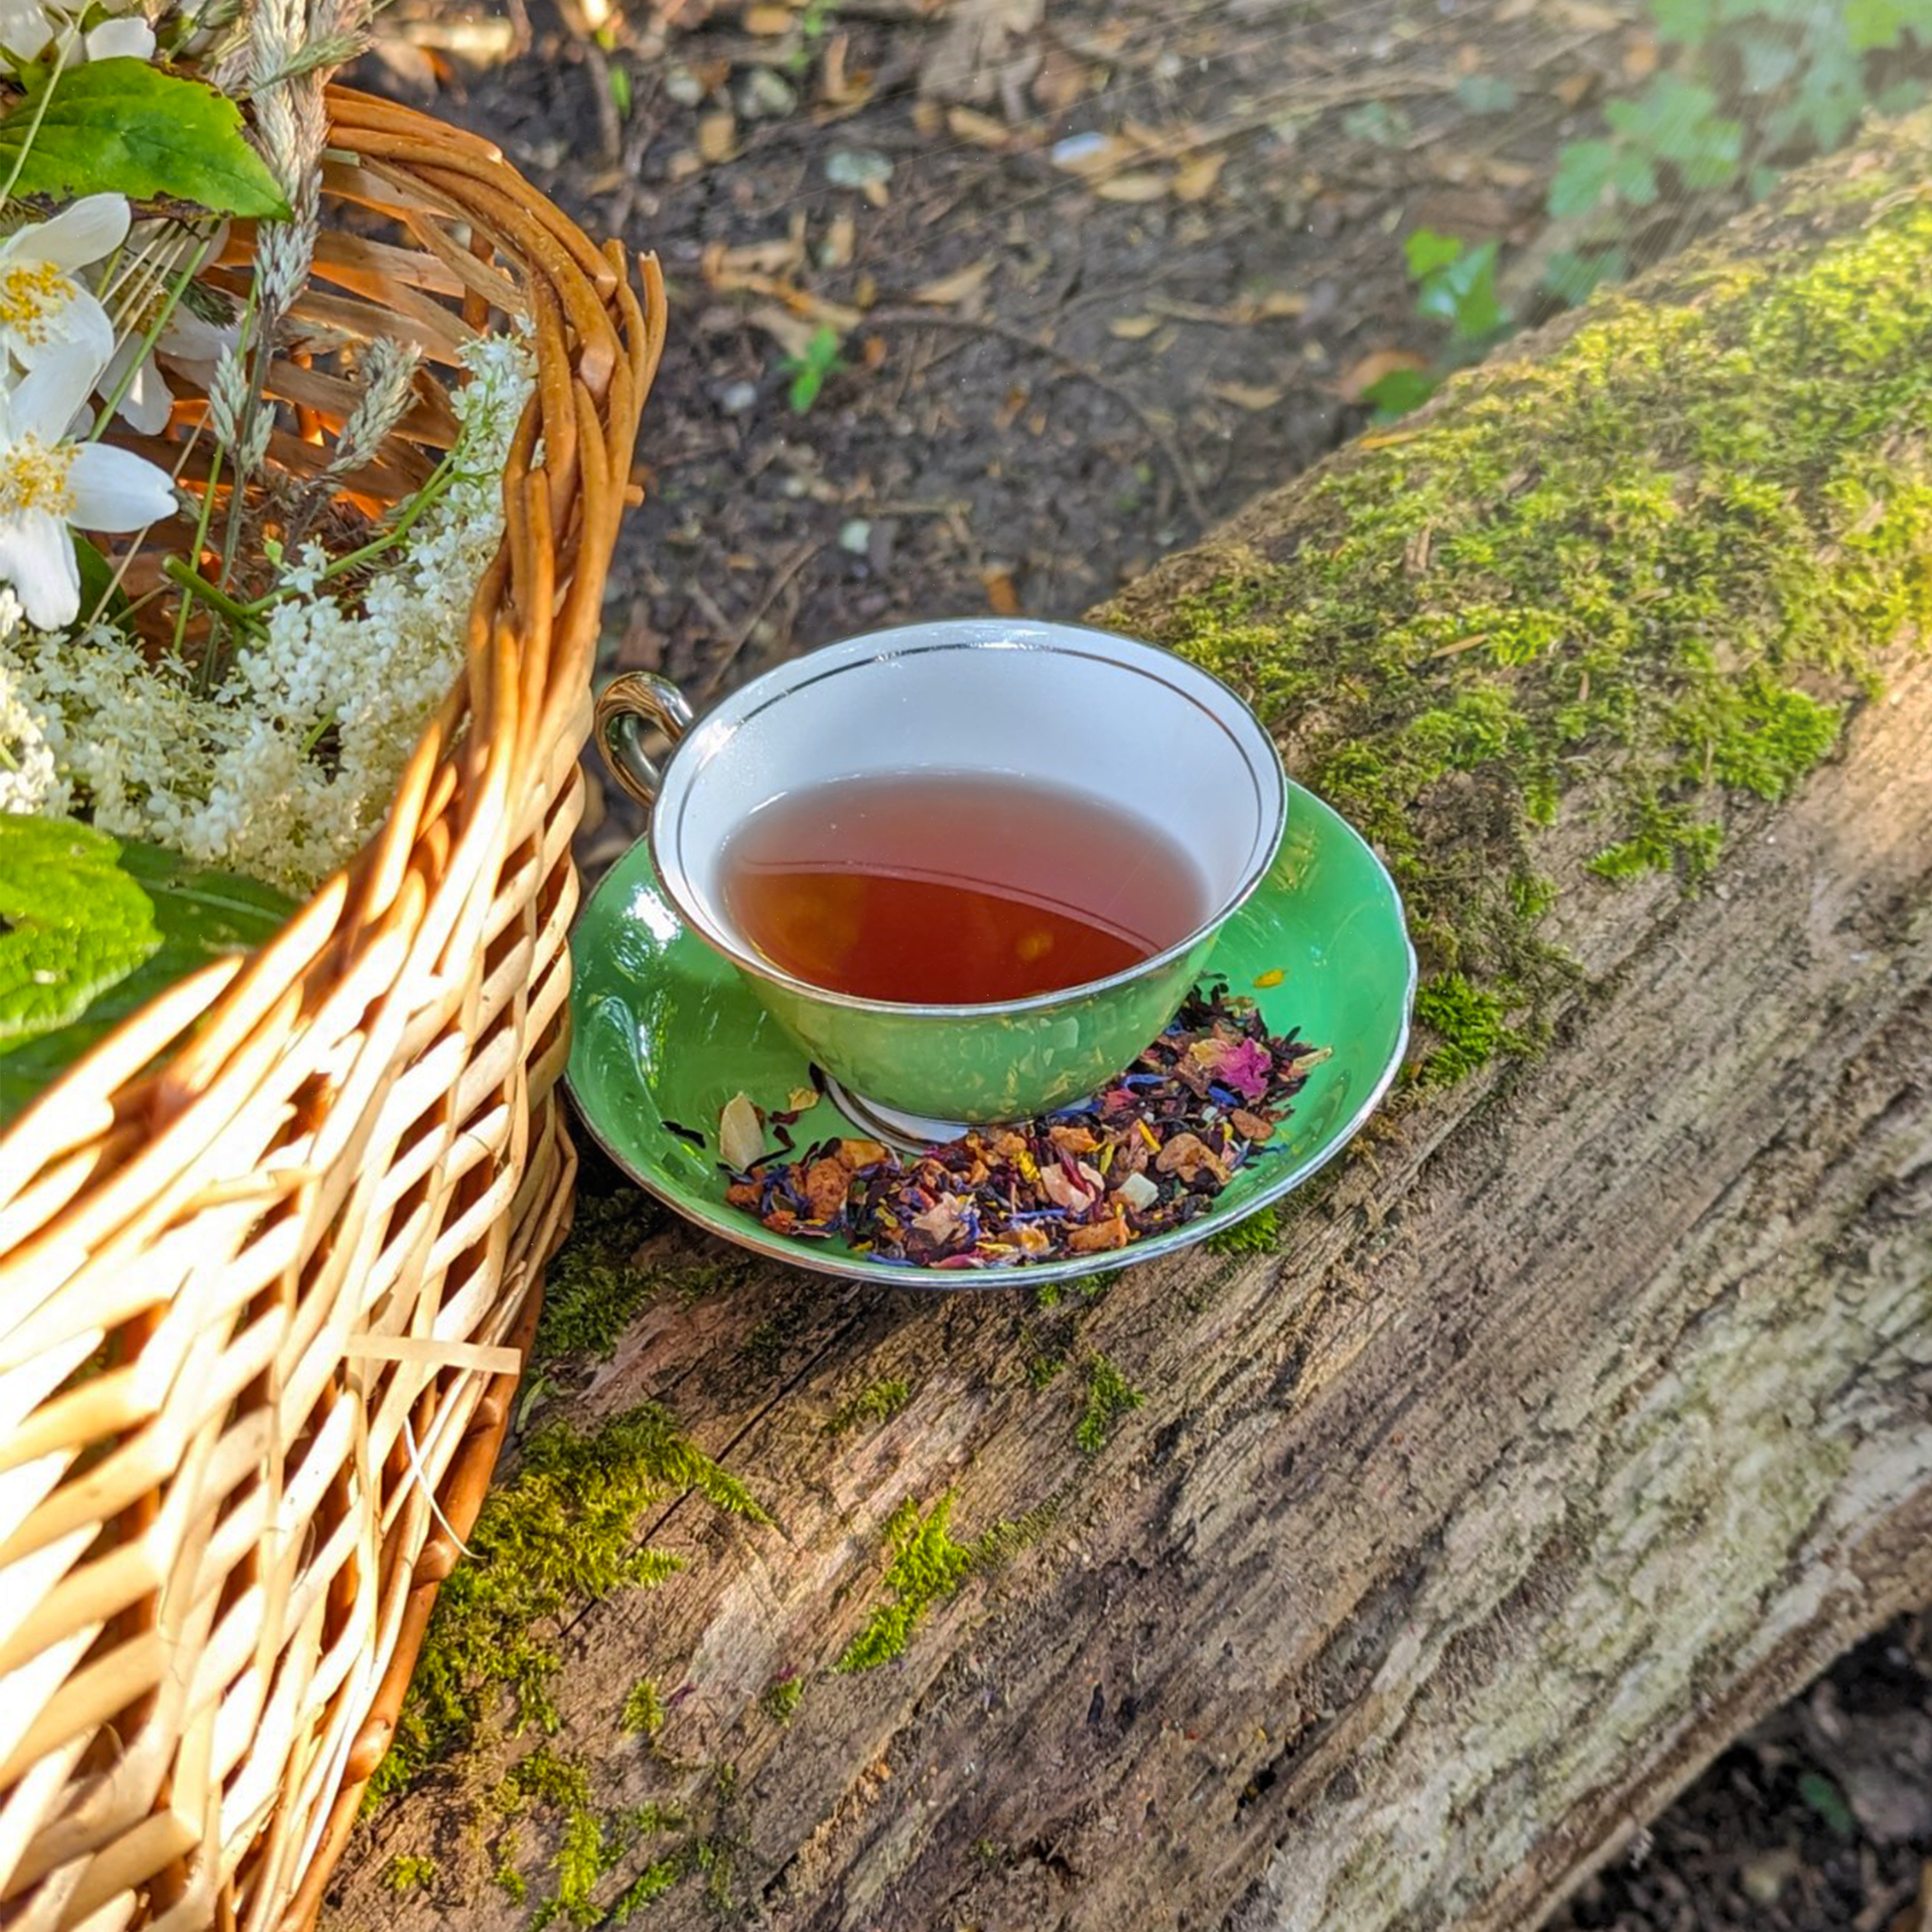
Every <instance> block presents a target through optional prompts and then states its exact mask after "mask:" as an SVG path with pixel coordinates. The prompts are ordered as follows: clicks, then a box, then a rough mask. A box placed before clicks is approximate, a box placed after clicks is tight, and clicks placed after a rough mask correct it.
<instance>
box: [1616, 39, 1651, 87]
mask: <svg viewBox="0 0 1932 1932" xmlns="http://www.w3.org/2000/svg"><path fill="white" fill-rule="evenodd" d="M1656 71H1657V43H1656V42H1655V41H1654V40H1652V39H1651V38H1650V36H1649V35H1648V34H1646V35H1644V36H1643V37H1642V38H1641V39H1639V40H1634V41H1632V42H1631V43H1630V44H1629V45H1628V46H1627V47H1626V48H1625V49H1624V50H1623V77H1624V79H1626V80H1648V79H1649V78H1650V76H1651V75H1652V74H1653V73H1655V72H1656Z"/></svg>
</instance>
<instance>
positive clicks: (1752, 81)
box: [1737, 34, 1799, 94]
mask: <svg viewBox="0 0 1932 1932" xmlns="http://www.w3.org/2000/svg"><path fill="white" fill-rule="evenodd" d="M1737 55H1738V59H1739V61H1740V62H1741V64H1742V66H1743V69H1744V85H1745V86H1746V87H1747V88H1748V89H1749V90H1750V91H1751V92H1752V93H1754V94H1768V93H1772V92H1775V91H1776V90H1777V89H1778V88H1779V87H1782V86H1783V85H1784V83H1785V82H1786V81H1787V80H1789V79H1790V78H1791V76H1792V75H1793V74H1794V73H1796V72H1797V71H1798V58H1799V56H1798V50H1797V49H1796V48H1795V47H1793V46H1792V45H1791V43H1790V42H1789V41H1780V40H1773V39H1771V37H1770V36H1769V35H1762V36H1760V35H1757V34H1752V35H1750V36H1748V37H1747V38H1745V39H1743V40H1741V41H1740V42H1739V44H1738V48H1737Z"/></svg>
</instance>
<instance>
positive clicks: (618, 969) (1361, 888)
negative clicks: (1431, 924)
mask: <svg viewBox="0 0 1932 1932" xmlns="http://www.w3.org/2000/svg"><path fill="white" fill-rule="evenodd" d="M1289 790H1290V799H1289V808H1288V834H1287V836H1286V838H1284V839H1283V841H1282V847H1281V851H1280V853H1279V854H1278V855H1277V857H1276V860H1275V863H1274V866H1273V867H1272V868H1271V869H1270V871H1269V874H1268V877H1267V879H1266V880H1265V881H1264V882H1263V883H1262V885H1261V887H1260V888H1259V889H1258V890H1257V891H1256V893H1255V895H1254V897H1252V898H1250V899H1249V900H1248V902H1247V904H1246V905H1244V906H1243V907H1242V908H1241V910H1240V911H1239V912H1237V913H1236V914H1235V915H1234V917H1233V919H1231V920H1230V921H1229V923H1228V925H1227V927H1226V929H1225V930H1224V931H1223V933H1222V935H1221V939H1220V943H1219V944H1218V945H1217V946H1216V948H1215V951H1214V957H1213V959H1212V961H1211V963H1210V966H1209V970H1208V976H1209V977H1211V978H1223V979H1225V980H1226V981H1227V983H1228V988H1229V990H1230V991H1231V992H1233V993H1236V994H1243V995H1246V996H1247V997H1248V998H1250V999H1253V1000H1255V1001H1256V1002H1257V1003H1258V1004H1259V1005H1260V1007H1261V1011H1262V1014H1263V1016H1264V1017H1265V1018H1266V1020H1267V1023H1268V1028H1269V1031H1270V1032H1271V1033H1276V1034H1282V1033H1287V1032H1288V1031H1289V1030H1290V1029H1291V1028H1294V1027H1299V1028H1300V1029H1301V1030H1302V1036H1303V1037H1304V1038H1305V1039H1308V1040H1311V1041H1312V1042H1313V1043H1315V1044H1317V1045H1323V1046H1327V1047H1329V1048H1330V1049H1331V1054H1330V1057H1329V1058H1328V1059H1327V1060H1325V1061H1323V1062H1322V1064H1321V1065H1320V1066H1318V1067H1316V1068H1315V1069H1314V1071H1313V1072H1312V1073H1311V1075H1310V1077H1309V1082H1308V1084H1307V1086H1305V1087H1304V1088H1303V1089H1302V1091H1301V1092H1300V1093H1299V1094H1298V1095H1297V1096H1296V1099H1295V1109H1294V1112H1293V1113H1292V1114H1291V1115H1290V1116H1289V1117H1288V1119H1287V1120H1286V1121H1285V1122H1284V1123H1283V1125H1282V1127H1281V1128H1280V1129H1279V1130H1278V1131H1277V1134H1276V1137H1275V1140H1274V1141H1273V1143H1272V1144H1271V1145H1270V1148H1269V1150H1268V1152H1267V1153H1266V1154H1265V1155H1264V1156H1263V1157H1262V1158H1260V1159H1258V1160H1256V1161H1254V1162H1253V1163H1251V1164H1250V1165H1248V1166H1245V1167H1242V1168H1239V1169H1237V1170H1236V1172H1235V1174H1234V1178H1233V1179H1232V1180H1231V1181H1230V1182H1229V1184H1228V1186H1227V1187H1226V1188H1225V1189H1224V1190H1223V1191H1222V1193H1221V1194H1220V1195H1219V1196H1218V1197H1217V1198H1216V1200H1215V1202H1214V1206H1213V1209H1212V1211H1211V1212H1209V1213H1206V1214H1202V1215H1200V1216H1199V1217H1198V1218H1197V1219H1195V1220H1192V1221H1189V1222H1188V1223H1187V1224H1186V1225H1185V1226H1184V1227H1179V1228H1174V1229H1173V1230H1171V1231H1170V1232H1168V1233H1165V1234H1160V1235H1154V1236H1151V1237H1150V1238H1149V1239H1147V1240H1145V1241H1137V1242H1135V1243H1134V1244H1133V1245H1131V1246H1130V1247H1127V1248H1123V1249H1119V1250H1117V1251H1116V1252H1114V1253H1112V1254H1109V1255H1108V1256H1107V1257H1106V1258H1105V1260H1104V1262H1103V1263H1101V1264H1099V1265H1101V1266H1104V1267H1107V1268H1116V1267H1126V1266H1130V1265H1132V1264H1133V1263H1135V1262H1141V1261H1152V1260H1153V1259H1154V1258H1155V1257H1156V1256H1157V1255H1164V1254H1172V1253H1173V1251H1174V1250H1175V1249H1177V1248H1184V1247H1188V1246H1190V1245H1191V1244H1192V1243H1194V1242H1196V1241H1199V1240H1202V1239H1203V1238H1204V1237H1206V1236H1207V1235H1210V1234H1213V1233H1215V1232H1216V1231H1217V1230H1219V1229H1222V1228H1227V1227H1232V1226H1233V1225H1234V1224H1235V1223H1236V1222H1237V1221H1240V1220H1242V1219H1243V1218H1244V1217H1245V1216H1247V1215H1249V1214H1252V1213H1253V1212H1254V1211H1255V1209H1256V1208H1258V1207H1263V1206H1265V1205H1267V1203H1268V1202H1270V1201H1273V1200H1277V1199H1279V1198H1280V1197H1281V1196H1282V1195H1283V1194H1286V1193H1287V1192H1288V1191H1289V1190H1290V1188H1292V1187H1297V1186H1299V1185H1300V1184H1301V1183H1302V1182H1303V1181H1305V1180H1306V1179H1308V1177H1309V1176H1310V1175H1311V1173H1314V1172H1315V1170H1316V1169H1317V1168H1320V1167H1322V1166H1324V1165H1325V1164H1326V1163H1327V1162H1328V1161H1330V1160H1332V1159H1333V1158H1334V1156H1335V1155H1336V1154H1337V1153H1339V1152H1340V1150H1341V1148H1342V1147H1343V1145H1344V1144H1345V1143H1346V1142H1347V1141H1348V1140H1349V1139H1350V1138H1351V1137H1352V1136H1353V1135H1354V1134H1355V1133H1356V1132H1357V1130H1358V1129H1359V1128H1360V1127H1361V1125H1362V1123H1363V1122H1364V1121H1365V1120H1367V1118H1368V1116H1369V1114H1370V1113H1371V1111H1373V1109H1374V1107H1375V1105H1376V1103H1377V1102H1378V1101H1379V1100H1380V1099H1381V1098H1382V1096H1383V1094H1385V1093H1386V1092H1387V1091H1388V1088H1389V1083H1390V1081H1391V1080H1393V1079H1394V1078H1395V1074H1396V1069H1397V1067H1398V1066H1400V1065H1401V1063H1402V1053H1403V1048H1404V1046H1405V1044H1406V1043H1407V1041H1408V1037H1409V1008H1410V1002H1411V1000H1412V999H1413V998H1414V995H1415V990H1416V955H1415V952H1414V950H1413V949H1412V948H1411V946H1410V944H1409V935H1408V932H1407V930H1406V928H1405V927H1404V925H1403V922H1402V901H1401V899H1400V898H1399V897H1397V894H1396V890H1395V885H1394V883H1393V881H1391V880H1390V878H1389V875H1388V874H1387V873H1386V872H1385V871H1384V870H1383V868H1382V864H1381V861H1380V860H1378V859H1377V858H1376V856H1375V854H1374V853H1373V852H1371V851H1370V850H1369V848H1368V846H1367V845H1366V844H1365V843H1364V841H1363V840H1362V838H1361V835H1360V834H1359V833H1357V832H1356V831H1355V830H1354V829H1353V827H1351V826H1350V825H1349V824H1348V823H1347V822H1346V821H1345V820H1344V819H1342V818H1341V817H1339V816H1338V815H1337V814H1336V813H1335V812H1333V811H1331V810H1330V809H1329V808H1328V807H1327V806H1326V805H1324V804H1322V803H1321V801H1320V800H1319V799H1318V798H1316V797H1315V796H1314V795H1313V794H1312V793H1311V792H1308V791H1305V790H1303V789H1302V787H1301V786H1299V785H1291V786H1290V787H1289ZM570 950H571V959H572V963H573V965H574V967H575V975H574V980H573V984H572V986H571V992H570V1010H571V1026H572V1035H571V1047H570V1065H569V1068H568V1070H567V1072H566V1074H565V1079H566V1082H567V1084H568V1085H569V1088H570V1092H571V1097H572V1099H573V1100H575V1102H576V1103H577V1110H578V1113H579V1114H580V1115H581V1116H582V1118H583V1121H584V1124H585V1126H586V1127H588V1128H589V1129H590V1132H591V1134H592V1136H593V1137H594V1138H595V1139H596V1140H597V1142H598V1143H599V1145H600V1146H601V1147H603V1149H604V1150H605V1152H606V1153H607V1154H609V1155H610V1157H611V1158H612V1160H613V1161H615V1162H616V1163H617V1164H618V1166H619V1167H621V1169H622V1170H623V1171H624V1172H625V1173H628V1174H629V1175H630V1176H631V1177H632V1178H633V1179H634V1180H636V1181H637V1182H638V1183H639V1184H640V1185H641V1186H643V1187H646V1188H648V1189H649V1191H650V1192H651V1193H653V1194H655V1195H656V1196H657V1197H658V1198H659V1199H660V1200H662V1201H664V1202H666V1203H667V1204H668V1205H670V1206H671V1207H674V1208H676V1209H677V1211H678V1212H679V1213H680V1214H683V1215H685V1216H687V1217H688V1218H689V1219H691V1220H693V1221H696V1222H697V1223H698V1224H699V1225H700V1226H701V1227H706V1228H709V1229H711V1231H712V1232H713V1233H714V1234H722V1235H723V1236H724V1237H725V1238H726V1239H727V1240H728V1241H735V1242H737V1243H738V1244H739V1245H740V1246H742V1247H746V1248H752V1249H755V1250H756V1251H757V1252H759V1254H765V1255H769V1256H771V1257H772V1259H773V1260H776V1261H781V1262H785V1263H787V1264H789V1265H790V1266H792V1267H794V1268H813V1269H817V1270H818V1271H819V1272H820V1273H822V1274H828V1275H843V1276H847V1277H850V1278H852V1279H854V1280H859V1281H883V1282H897V1283H899V1284H900V1285H902V1286H904V1287H908V1288H924V1289H943V1290H947V1291H955V1290H959V1289H987V1288H1012V1287H1015V1286H1018V1285H1021V1284H1023V1283H1028V1282H1050V1281H1064V1280H1066V1279H1068V1278H1070V1277H1072V1276H1076V1275H1090V1274H1092V1273H1093V1272H1094V1270H1095V1266H1096V1263H1095V1261H1094V1260H1093V1258H1092V1257H1090V1256H1078V1257H1072V1258H1067V1259H1062V1260H1056V1261H1040V1262H1030V1263H1022V1264H1017V1265H1014V1266H1010V1267H1004V1268H976V1269H971V1270H966V1269H960V1270H950V1269H938V1270H934V1269H929V1268H917V1267H912V1266H909V1265H907V1264H906V1263H903V1262H889V1261H874V1260H872V1259H871V1258H870V1257H868V1256H866V1255H858V1254H854V1253H853V1252H852V1251H851V1249H850V1248H849V1247H847V1246H846V1244H845V1243H844V1242H843V1241H840V1240H836V1239H834V1240H820V1241H802V1240H796V1239H792V1238H790V1237H787V1236H785V1235H781V1234H774V1233H772V1232H771V1231H770V1230H769V1229H767V1228H765V1227H763V1226H761V1225H760V1224H759V1222H757V1221H755V1220H753V1219H752V1218H751V1216H750V1215H747V1214H741V1213H740V1212H739V1211H738V1210H737V1209H736V1208H733V1207H728V1206H727V1205H726V1204H725V1188H726V1185H727V1179H726V1176H725V1174H724V1173H723V1171H722V1170H721V1169H720V1168H719V1166H718V1164H717V1155H716V1149H717V1141H718V1115H719V1111H720V1109H721V1108H722V1107H723V1106H724V1105H725V1103H726V1102H727V1101H728V1100H730V1099H731V1097H732V1096H733V1095H734V1094H736V1093H741V1092H742V1093H747V1094H749V1095H751V1097H752V1099H753V1100H754V1101H756V1102H757V1103H758V1104H759V1106H760V1107H763V1108H764V1109H766V1110H767V1112H771V1111H777V1110H780V1109H782V1108H784V1107H785V1106H786V1105H787V1104H788V1102H789V1098H790V1096H791V1095H792V1094H793V1093H795V1092H797V1091H798V1090H799V1089H800V1088H805V1087H809V1086H810V1085H811V1084H812V1080H811V1073H810V1069H809V1067H808V1064H807V1062H806V1059H805V1055H804V1054H803V1053H802V1052H801V1051H800V1050H799V1049H798V1047H796V1046H795V1045H794V1044H793V1043H792V1042H791V1040H790V1039H788V1038H787V1037H786V1036H785V1035H784V1034H782V1033H781V1032H779V1030H778V1027H777V1024H776V1023H775V1022H774V1021H773V1020H771V1019H770V1017H769V1016H768V1015H767V1014H766V1013H765V1011H764V1008H763V1007H762V1006H760V1005H759V1001H758V1000H757V998H756V997H755V996H754V995H753V993H752V991H751V989H750V988H749V987H748V986H747V985H746V983H745V981H744V980H743V979H741V978H740V977H739V975H738V972H737V970H736V969H735V968H734V967H732V966H731V965H730V964H728V963H727V962H726V961H725V960H724V959H723V958H722V957H721V956H720V955H719V954H717V953H715V952H713V951H712V950H711V948H710V947H709V946H707V945H706V944H705V943H704V942H703V941H702V940H700V939H698V938H696V937H694V936H693V935H692V934H691V933H689V932H687V931H686V930H685V927H684V924H683V922H682V921H681V920H680V919H679V917H678V915H677V913H676V911H675V910H673V908H672V906H671V903H670V901H669V900H668V899H667V898H666V897H664V894H663V891H662V889H661V888H660V887H659V885H658V883H657V875H656V874H655V872H653V870H652V869H651V863H650V854H649V851H648V850H647V849H646V846H645V844H644V842H643V841H642V840H639V841H638V842H637V844H635V845H634V846H632V847H631V848H630V850H629V851H628V852H627V853H625V854H624V856H623V857H622V858H621V859H620V860H619V861H618V863H617V864H616V865H615V866H613V867H612V868H611V870H610V872H609V873H607V874H606V875H605V878H604V880H603V882H602V883H601V884H600V885H599V887H598V889H597V891H596V892H595V893H593V894H592V896H591V900H590V903H589V904H588V905H587V906H586V907H585V908H584V912H583V915H582V917H581V918H580V919H579V920H578V922H577V929H576V931H575V932H574V933H573V934H572V936H571V942H570ZM666 1121H674V1122H676V1123H677V1124H678V1125H679V1126H682V1127H684V1128H687V1129H691V1130H695V1131H696V1132H698V1133H700V1134H702V1135H703V1136H704V1137H705V1141H706V1146H705V1147H703V1148H699V1147H696V1146H693V1145H692V1144H691V1143H690V1142H689V1141H686V1140H684V1139H682V1138H680V1137H679V1136H678V1135H677V1134H675V1133H673V1132H671V1131H670V1129H669V1128H667V1127H666V1126H665V1122H666ZM872 1131H873V1130H871V1129H868V1128H866V1127H863V1126H861V1125H859V1124H858V1123H856V1122H855V1121H854V1120H852V1118H851V1117H850V1116H848V1115H846V1114H844V1113H842V1112H841V1111H840V1110H839V1108H838V1106H837V1105H836V1104H835V1102H834V1100H833V1099H832V1098H831V1097H830V1096H828V1097H826V1098H824V1099H821V1100H820V1101H819V1103H818V1104H817V1106H815V1107H813V1108H812V1109H811V1110H810V1111H809V1112H807V1113H805V1114H803V1115H802V1116H801V1117H800V1118H799V1121H798V1124H797V1126H796V1127H795V1128H794V1129H793V1133H794V1134H795V1136H796V1138H797V1141H798V1145H799V1147H800V1148H801V1149H802V1148H804V1147H806V1146H807V1145H809V1144H810V1143H811V1142H813V1141H822V1140H827V1139H830V1138H831V1137H832V1136H834V1135H839V1134H846V1135H853V1136H857V1137H860V1138H866V1137H868V1136H869V1135H870V1134H871V1132H872Z"/></svg>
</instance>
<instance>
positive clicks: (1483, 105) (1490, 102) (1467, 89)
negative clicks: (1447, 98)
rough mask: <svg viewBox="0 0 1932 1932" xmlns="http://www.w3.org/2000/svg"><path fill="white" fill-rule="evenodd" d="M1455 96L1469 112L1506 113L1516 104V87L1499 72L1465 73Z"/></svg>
mask: <svg viewBox="0 0 1932 1932" xmlns="http://www.w3.org/2000/svg"><path fill="white" fill-rule="evenodd" d="M1455 97H1456V99H1457V100H1458V101H1460V102H1461V104H1462V105H1463V106H1464V107H1465V108H1467V109H1468V111H1469V112H1470V113H1471V114H1506V113H1508V112H1509V110H1510V109H1511V108H1512V107H1514V106H1515V105H1516V87H1515V83H1514V82H1513V81H1511V80H1509V79H1507V78H1506V77H1505V76H1504V75H1502V74H1500V73H1465V74H1464V75H1463V76H1462V78H1461V79H1460V80H1458V81H1457V82H1456V83H1455Z"/></svg>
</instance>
